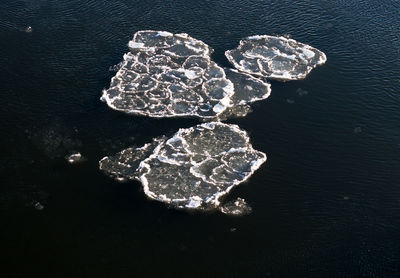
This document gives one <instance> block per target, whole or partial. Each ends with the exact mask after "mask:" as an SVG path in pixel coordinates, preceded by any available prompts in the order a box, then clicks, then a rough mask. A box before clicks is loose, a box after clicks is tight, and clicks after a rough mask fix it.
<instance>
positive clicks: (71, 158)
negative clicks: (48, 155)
mask: <svg viewBox="0 0 400 278" xmlns="http://www.w3.org/2000/svg"><path fill="white" fill-rule="evenodd" d="M65 158H66V159H67V161H68V162H69V163H71V164H74V163H78V162H81V161H82V160H83V157H82V155H81V153H79V152H77V153H73V154H70V155H68V156H66V157H65Z"/></svg>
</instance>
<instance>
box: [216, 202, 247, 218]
mask: <svg viewBox="0 0 400 278" xmlns="http://www.w3.org/2000/svg"><path fill="white" fill-rule="evenodd" d="M220 211H221V212H222V213H224V214H229V215H237V216H239V215H246V214H250V213H251V212H252V208H251V207H250V206H249V205H248V204H247V203H246V201H245V200H244V199H242V198H237V199H236V200H234V201H230V202H227V203H226V204H224V205H223V206H221V207H220Z"/></svg>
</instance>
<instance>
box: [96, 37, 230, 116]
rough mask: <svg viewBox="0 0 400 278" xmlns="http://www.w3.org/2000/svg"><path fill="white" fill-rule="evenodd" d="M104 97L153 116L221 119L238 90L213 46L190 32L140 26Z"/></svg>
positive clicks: (132, 111)
mask: <svg viewBox="0 0 400 278" xmlns="http://www.w3.org/2000/svg"><path fill="white" fill-rule="evenodd" d="M129 47H130V52H129V53H126V54H125V55H124V60H123V61H122V62H121V63H120V68H119V70H118V71H117V73H116V75H115V76H114V77H113V78H112V79H111V83H110V87H109V89H106V90H104V91H103V95H102V97H101V100H102V101H104V102H106V103H107V104H108V106H110V107H111V108H113V109H115V110H119V111H123V112H126V113H129V114H135V115H143V116H148V117H155V118H160V117H199V118H203V119H215V118H217V117H218V115H219V114H221V113H222V112H223V111H224V110H226V109H227V108H228V107H229V106H230V103H231V102H230V99H231V97H232V95H233V94H234V93H235V92H234V89H233V84H232V82H231V81H230V80H228V79H227V78H226V76H225V72H224V70H223V69H222V68H221V67H219V66H218V65H217V64H216V63H215V62H213V61H211V59H210V56H209V55H210V53H211V52H212V49H211V48H210V47H209V46H208V45H207V44H205V43H204V42H202V41H199V40H196V39H194V38H192V37H190V36H189V35H187V34H172V33H169V32H164V31H150V30H148V31H139V32H137V33H136V34H135V35H134V36H133V39H132V40H131V41H130V42H129Z"/></svg>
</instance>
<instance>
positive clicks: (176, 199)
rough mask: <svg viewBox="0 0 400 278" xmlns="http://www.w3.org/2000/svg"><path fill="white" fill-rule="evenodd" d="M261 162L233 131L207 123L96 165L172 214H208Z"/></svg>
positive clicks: (240, 134)
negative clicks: (176, 211)
mask: <svg viewBox="0 0 400 278" xmlns="http://www.w3.org/2000/svg"><path fill="white" fill-rule="evenodd" d="M265 161H266V155H265V154H264V153H262V152H260V151H257V150H254V149H253V147H252V145H251V144H250V142H249V137H248V135H247V133H246V132H245V131H243V130H241V129H240V128H239V127H238V126H237V125H232V124H224V123H221V122H209V123H204V124H200V125H197V126H194V127H191V128H185V129H180V130H179V131H178V132H176V133H175V134H174V135H173V136H172V137H170V138H158V139H155V140H154V141H153V142H152V143H149V144H146V145H145V146H143V147H141V148H129V149H126V150H123V151H122V152H120V153H118V154H116V155H114V156H109V157H105V158H103V159H102V160H101V161H100V163H99V165H100V169H101V170H103V171H105V172H106V173H108V174H110V175H111V176H113V177H115V178H127V179H136V180H139V181H140V182H141V183H142V185H143V188H144V192H145V194H146V195H147V196H148V197H149V198H151V199H154V200H158V201H162V202H165V203H167V204H170V205H172V206H174V207H177V208H188V209H212V208H216V207H218V206H219V205H220V198H221V197H222V196H224V195H226V194H227V193H228V192H229V191H230V190H231V189H232V188H233V187H234V186H236V185H238V184H240V183H242V182H244V181H245V180H247V179H248V178H249V177H250V176H251V175H252V174H253V173H254V171H256V170H257V169H258V168H259V167H260V166H261V164H263V163H264V162H265ZM239 205H240V204H239ZM231 207H232V206H231ZM226 210H228V209H226Z"/></svg>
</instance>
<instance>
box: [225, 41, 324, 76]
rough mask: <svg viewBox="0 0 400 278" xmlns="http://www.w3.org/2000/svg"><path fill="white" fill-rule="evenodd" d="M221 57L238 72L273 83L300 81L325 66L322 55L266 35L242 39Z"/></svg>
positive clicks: (308, 47) (304, 46) (307, 46)
mask: <svg viewBox="0 0 400 278" xmlns="http://www.w3.org/2000/svg"><path fill="white" fill-rule="evenodd" d="M225 56H226V57H227V58H228V60H229V61H230V62H231V63H232V64H233V65H234V66H235V68H237V69H238V70H240V71H243V72H247V73H250V74H254V75H257V76H261V77H267V78H271V79H277V80H297V79H303V78H305V77H306V76H307V74H308V73H310V71H311V70H312V69H313V68H315V67H316V66H318V65H322V64H324V63H325V62H326V56H325V54H324V53H323V52H322V51H320V50H318V49H316V48H314V47H311V46H309V45H307V44H303V43H300V42H297V41H295V40H293V39H288V38H285V37H274V36H267V35H264V36H252V37H248V38H245V39H243V40H241V41H240V44H239V46H238V47H237V48H236V49H233V50H228V51H226V52H225Z"/></svg>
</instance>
